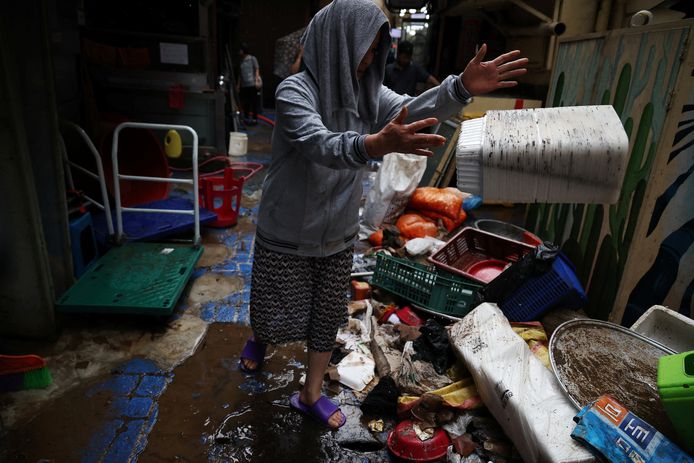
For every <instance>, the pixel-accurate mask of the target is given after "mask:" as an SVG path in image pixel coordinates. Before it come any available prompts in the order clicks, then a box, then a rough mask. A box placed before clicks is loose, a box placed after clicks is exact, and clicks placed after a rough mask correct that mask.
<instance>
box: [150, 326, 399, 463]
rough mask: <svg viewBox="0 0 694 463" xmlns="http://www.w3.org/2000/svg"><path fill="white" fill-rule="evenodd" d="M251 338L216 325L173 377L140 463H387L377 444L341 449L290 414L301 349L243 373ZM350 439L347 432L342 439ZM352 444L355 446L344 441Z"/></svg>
mask: <svg viewBox="0 0 694 463" xmlns="http://www.w3.org/2000/svg"><path fill="white" fill-rule="evenodd" d="M249 334H250V330H249V329H248V328H246V327H239V326H235V325H221V324H220V325H217V324H215V325H212V326H211V327H210V329H209V331H208V334H207V338H206V339H205V342H204V343H203V345H201V346H200V348H199V349H198V351H197V353H196V354H195V355H194V356H193V357H191V358H189V359H188V360H186V362H185V363H184V364H182V365H181V366H179V367H177V368H176V369H175V370H174V374H175V378H174V381H173V383H172V384H170V385H169V387H168V388H167V390H166V392H165V393H164V395H163V396H162V398H161V399H160V402H159V419H158V421H157V424H156V425H155V426H154V429H153V430H152V432H151V434H150V436H149V439H148V440H149V444H148V446H147V448H146V449H145V451H144V452H143V454H142V455H141V456H140V461H142V462H148V461H229V462H237V463H246V462H249V463H250V462H273V463H277V462H299V461H300V462H352V461H354V462H357V461H358V462H366V461H372V462H375V461H384V460H386V461H387V456H386V457H384V453H383V452H382V451H381V452H380V453H378V454H377V453H374V452H373V450H377V449H379V448H381V447H382V445H381V444H379V443H378V442H377V441H373V439H372V442H368V441H369V439H370V437H366V438H363V439H361V440H362V441H366V443H365V444H363V446H361V447H360V445H361V444H357V445H356V448H357V450H350V448H352V449H354V448H355V445H354V442H349V443H347V442H343V445H340V444H338V440H339V434H340V433H333V432H330V431H327V430H326V429H325V428H323V427H322V426H321V425H319V424H318V423H317V422H314V421H313V420H310V419H307V418H305V417H304V416H302V415H300V414H299V413H297V412H295V411H293V410H292V409H290V408H289V404H288V401H289V396H290V395H291V394H293V393H294V392H295V391H297V390H298V389H299V387H300V386H299V377H300V376H301V373H302V371H303V369H304V365H303V362H304V358H305V353H304V350H303V346H301V345H299V344H292V345H289V346H286V347H283V348H281V349H278V350H276V351H275V350H271V351H269V354H271V357H270V358H269V359H268V360H266V363H265V366H264V371H263V372H262V373H260V374H257V375H249V374H244V373H242V372H241V371H239V370H238V359H239V357H238V355H239V352H240V350H241V348H242V347H243V343H244V342H245V339H246V337H247V336H248V335H249ZM345 432H347V431H345ZM346 440H347V441H353V440H354V439H349V438H347V439H346Z"/></svg>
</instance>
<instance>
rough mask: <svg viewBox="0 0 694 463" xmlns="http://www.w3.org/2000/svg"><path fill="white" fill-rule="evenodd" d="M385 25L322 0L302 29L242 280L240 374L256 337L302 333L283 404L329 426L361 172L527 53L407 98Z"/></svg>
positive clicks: (424, 151)
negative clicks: (328, 375)
mask: <svg viewBox="0 0 694 463" xmlns="http://www.w3.org/2000/svg"><path fill="white" fill-rule="evenodd" d="M388 34H389V24H388V20H387V18H386V16H385V15H384V14H383V12H382V11H381V10H380V9H379V8H378V7H377V6H376V5H375V4H374V3H373V2H372V1H371V0H334V1H333V2H332V3H330V4H329V5H328V6H326V7H325V8H323V9H322V10H321V11H320V12H319V13H318V14H317V15H316V16H315V17H314V18H313V19H312V21H311V23H310V24H309V26H308V29H307V31H306V34H305V35H304V37H303V46H304V48H303V49H304V53H303V61H304V64H305V66H306V69H305V70H304V71H301V72H299V73H297V74H294V75H292V76H290V77H288V78H287V79H285V80H284V81H282V83H281V84H280V85H279V87H278V88H277V92H276V114H277V120H276V125H275V129H274V132H273V135H272V160H271V162H270V166H269V169H268V174H267V177H266V179H265V183H264V184H263V196H262V199H261V203H260V210H259V214H258V224H257V230H256V236H255V247H254V255H253V270H252V281H251V299H250V312H251V327H252V328H253V336H252V337H251V338H250V339H249V340H248V341H247V343H246V345H245V347H244V349H243V351H242V352H241V360H240V367H241V369H242V370H244V371H246V372H253V371H257V370H258V369H260V368H262V364H263V361H264V358H265V348H266V345H267V344H283V343H287V342H291V341H305V342H306V344H307V348H308V362H307V365H308V371H307V375H306V383H305V385H304V387H303V388H302V389H301V391H300V392H297V393H296V394H294V395H293V396H292V397H291V399H290V404H291V406H292V407H293V408H295V409H297V410H299V411H301V412H302V413H305V414H307V415H311V416H313V417H315V418H317V419H319V420H320V421H321V422H323V423H324V424H325V425H326V426H328V427H330V428H332V429H335V428H338V427H339V426H341V425H342V424H344V422H345V416H344V415H343V414H342V412H341V411H340V410H339V408H338V407H337V405H335V404H334V403H332V402H331V401H330V400H329V399H328V398H327V397H325V396H323V395H321V390H322V385H323V376H324V374H325V371H326V368H327V365H328V362H329V360H330V355H331V352H332V350H333V348H334V346H335V338H336V334H337V330H338V327H339V326H340V325H341V324H342V323H344V321H346V318H347V299H346V294H347V291H348V287H349V280H350V273H351V268H352V253H353V246H354V243H355V240H356V239H357V232H358V229H359V224H358V215H359V203H360V199H361V196H362V173H363V172H364V170H365V167H366V165H367V163H368V162H369V161H370V160H372V159H376V160H378V159H381V158H382V157H383V156H384V155H386V154H388V153H391V152H400V153H414V154H418V155H421V156H430V155H431V154H432V152H431V151H430V149H431V148H433V147H436V146H441V145H442V144H443V143H444V142H445V139H444V138H443V137H441V136H439V135H435V134H425V133H418V131H420V130H421V129H423V128H425V127H429V126H432V125H435V124H436V123H437V122H438V120H444V119H446V118H448V117H449V116H451V115H453V114H455V113H457V112H458V111H459V110H460V108H461V107H462V106H463V105H464V104H465V103H466V102H468V101H469V99H470V98H471V96H473V95H479V94H482V93H487V92H489V91H492V90H495V89H497V88H502V87H511V86H513V85H515V84H516V82H514V81H513V78H514V77H516V76H519V75H521V74H523V73H524V72H525V69H523V66H524V65H525V63H527V59H525V58H522V59H518V56H519V54H520V52H518V51H513V52H510V53H506V54H504V55H501V56H500V57H498V58H496V59H495V60H493V61H486V62H483V61H482V59H483V58H484V54H485V52H486V46H482V48H481V50H480V52H479V53H478V54H477V56H475V58H474V59H473V60H472V61H471V62H470V63H469V64H468V66H467V67H466V69H465V71H464V72H463V73H462V74H461V75H459V76H458V75H452V76H448V77H447V78H446V79H444V81H443V82H442V83H441V85H440V86H438V87H436V88H433V89H430V90H429V91H427V92H425V93H423V94H422V95H420V96H419V97H417V98H413V97H409V96H403V95H398V94H397V93H395V92H393V91H391V90H389V89H388V88H386V87H384V86H383V75H384V71H385V61H386V54H387V52H388V42H389V41H388Z"/></svg>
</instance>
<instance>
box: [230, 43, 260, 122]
mask: <svg viewBox="0 0 694 463" xmlns="http://www.w3.org/2000/svg"><path fill="white" fill-rule="evenodd" d="M239 56H240V57H241V64H240V66H239V81H238V82H237V83H236V90H237V91H238V92H239V99H240V100H241V109H242V111H243V119H244V123H246V124H249V125H256V124H257V123H258V106H259V102H260V101H259V100H260V98H259V96H258V91H259V88H258V87H257V86H256V82H257V81H258V80H259V79H260V67H259V66H258V60H257V59H256V58H255V56H253V55H251V54H250V50H249V47H248V45H247V44H246V43H242V44H241V47H240V49H239Z"/></svg>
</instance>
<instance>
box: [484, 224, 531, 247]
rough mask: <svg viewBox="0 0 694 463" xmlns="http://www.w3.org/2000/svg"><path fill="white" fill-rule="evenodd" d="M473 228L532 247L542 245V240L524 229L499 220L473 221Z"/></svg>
mask: <svg viewBox="0 0 694 463" xmlns="http://www.w3.org/2000/svg"><path fill="white" fill-rule="evenodd" d="M474 226H475V228H477V229H479V230H482V231H486V232H489V233H493V234H495V235H499V236H503V237H504V238H508V239H510V240H514V241H519V242H521V243H526V244H531V245H533V246H537V245H539V244H542V240H541V239H540V238H538V237H537V236H535V235H534V234H532V233H530V232H529V231H527V230H525V229H524V228H521V227H518V226H516V225H513V224H510V223H507V222H503V221H501V220H493V219H479V220H476V221H475V223H474Z"/></svg>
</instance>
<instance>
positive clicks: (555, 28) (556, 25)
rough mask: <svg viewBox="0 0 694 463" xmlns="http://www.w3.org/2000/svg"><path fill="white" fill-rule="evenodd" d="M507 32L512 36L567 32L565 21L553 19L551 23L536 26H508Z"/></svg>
mask: <svg viewBox="0 0 694 463" xmlns="http://www.w3.org/2000/svg"><path fill="white" fill-rule="evenodd" d="M506 32H507V34H508V35H509V36H511V37H535V36H550V35H555V36H558V35H562V34H563V33H564V32H566V24H564V23H563V22H554V21H553V22H549V23H541V24H539V25H537V26H534V27H515V28H508V29H507V30H506Z"/></svg>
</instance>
